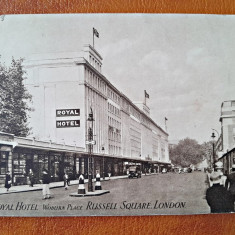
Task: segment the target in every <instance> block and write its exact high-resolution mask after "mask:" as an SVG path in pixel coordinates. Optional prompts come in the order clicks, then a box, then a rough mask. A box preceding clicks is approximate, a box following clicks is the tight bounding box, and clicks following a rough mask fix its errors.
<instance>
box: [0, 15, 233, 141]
mask: <svg viewBox="0 0 235 235" xmlns="http://www.w3.org/2000/svg"><path fill="white" fill-rule="evenodd" d="M93 27H95V28H96V29H97V30H98V32H99V38H95V49H96V50H97V51H98V52H99V53H100V54H101V56H102V57H103V68H102V73H103V74H104V75H105V76H106V77H107V79H108V80H109V81H110V82H111V83H113V85H115V86H116V87H117V88H118V89H119V90H120V91H121V92H122V93H124V94H125V95H127V97H128V98H130V99H131V100H132V101H144V90H146V91H147V93H148V94H149V96H150V98H149V99H147V105H148V106H149V107H150V115H151V118H152V119H153V120H154V121H155V122H156V123H157V124H158V125H159V126H161V127H162V128H165V124H164V123H165V117H167V119H168V121H167V132H168V133H169V140H170V142H176V141H178V140H180V139H184V138H187V137H189V138H193V139H196V140H197V141H198V142H199V143H202V142H204V141H209V140H211V138H210V136H211V133H212V128H213V129H216V130H217V131H218V132H220V122H219V118H220V109H221V103H222V102H223V101H225V100H233V99H235V58H234V57H235V16H232V15H188V14H77V15H75V14H63V15H15V16H10V15H7V16H6V17H5V18H4V20H3V21H1V20H0V35H1V37H0V55H1V58H0V61H1V62H2V63H3V62H5V63H6V64H8V63H9V61H10V60H11V58H12V57H14V58H15V59H18V58H20V57H22V58H25V60H27V58H29V56H30V57H32V55H33V54H42V53H43V54H44V53H54V52H79V51H81V50H82V47H83V45H84V44H91V45H92V33H93V31H92V28H93ZM215 134H217V133H215Z"/></svg>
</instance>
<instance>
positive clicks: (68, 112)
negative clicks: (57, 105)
mask: <svg viewBox="0 0 235 235" xmlns="http://www.w3.org/2000/svg"><path fill="white" fill-rule="evenodd" d="M71 116H80V109H57V110H56V117H61V118H62V117H71ZM66 127H80V120H78V119H76V120H64V119H63V120H57V121H56V128H66Z"/></svg>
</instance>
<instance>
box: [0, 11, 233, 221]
mask: <svg viewBox="0 0 235 235" xmlns="http://www.w3.org/2000/svg"><path fill="white" fill-rule="evenodd" d="M0 35H1V37H0V216H23V217H30V216H31V217H35V216H130V215H191V214H210V213H233V212H234V211H235V207H234V203H235V79H234V78H235V16H233V15H202V14H198V15H193V14H191V15H189V14H47V15H46V14H45V15H40V14H38V15H30V14H29V15H1V16H0Z"/></svg>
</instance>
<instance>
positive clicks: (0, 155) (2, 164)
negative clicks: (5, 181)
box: [0, 152, 8, 175]
mask: <svg viewBox="0 0 235 235" xmlns="http://www.w3.org/2000/svg"><path fill="white" fill-rule="evenodd" d="M7 161H8V152H0V174H1V175H5V174H6V173H7V170H8V166H7Z"/></svg>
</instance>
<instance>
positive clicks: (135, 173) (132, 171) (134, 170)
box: [128, 166, 141, 179]
mask: <svg viewBox="0 0 235 235" xmlns="http://www.w3.org/2000/svg"><path fill="white" fill-rule="evenodd" d="M128 178H129V179H131V178H141V171H140V168H139V167H138V166H130V168H129V175H128Z"/></svg>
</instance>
